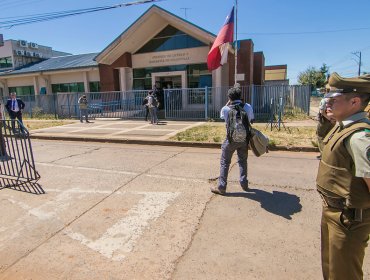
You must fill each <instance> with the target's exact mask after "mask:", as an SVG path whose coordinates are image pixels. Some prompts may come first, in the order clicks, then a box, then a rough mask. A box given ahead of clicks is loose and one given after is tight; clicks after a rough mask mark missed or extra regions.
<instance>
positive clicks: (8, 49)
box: [0, 41, 13, 57]
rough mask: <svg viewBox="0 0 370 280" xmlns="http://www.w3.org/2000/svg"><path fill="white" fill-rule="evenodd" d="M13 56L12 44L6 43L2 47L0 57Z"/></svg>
mask: <svg viewBox="0 0 370 280" xmlns="http://www.w3.org/2000/svg"><path fill="white" fill-rule="evenodd" d="M8 56H13V53H12V42H11V41H4V46H2V47H0V57H8Z"/></svg>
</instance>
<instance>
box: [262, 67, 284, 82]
mask: <svg viewBox="0 0 370 280" xmlns="http://www.w3.org/2000/svg"><path fill="white" fill-rule="evenodd" d="M286 77H287V71H286V69H274V70H265V81H271V80H285V79H286Z"/></svg>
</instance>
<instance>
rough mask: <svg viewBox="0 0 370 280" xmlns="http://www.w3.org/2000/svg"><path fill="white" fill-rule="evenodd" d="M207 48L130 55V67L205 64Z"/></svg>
mask: <svg viewBox="0 0 370 280" xmlns="http://www.w3.org/2000/svg"><path fill="white" fill-rule="evenodd" d="M208 52H209V47H197V48H190V49H182V50H172V51H163V52H152V53H140V54H134V55H132V67H133V68H142V67H156V66H164V65H180V64H193V63H205V62H206V61H207V55H208Z"/></svg>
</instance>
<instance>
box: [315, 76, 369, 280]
mask: <svg viewBox="0 0 370 280" xmlns="http://www.w3.org/2000/svg"><path fill="white" fill-rule="evenodd" d="M329 86H330V92H329V93H328V94H326V95H325V98H327V99H328V100H327V102H326V106H327V112H328V113H332V114H333V117H334V118H335V119H336V121H337V124H336V125H335V126H334V128H333V129H332V130H331V131H330V132H329V133H328V135H327V136H326V137H325V139H324V141H323V142H324V147H323V151H322V158H321V161H320V165H319V169H318V173H317V178H316V184H317V190H318V192H319V194H320V196H321V198H322V200H323V208H322V219H321V260H322V272H323V276H324V279H336V280H341V279H343V280H344V279H346V280H347V279H351V280H360V279H363V271H362V265H363V260H364V256H365V249H366V247H367V243H368V241H369V234H370V121H369V119H368V118H367V116H366V112H364V109H365V107H366V106H367V104H368V102H369V100H370V75H364V76H360V77H357V78H342V77H340V76H339V75H338V74H337V73H333V74H331V76H330V78H329Z"/></svg>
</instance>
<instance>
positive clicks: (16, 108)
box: [5, 92, 25, 131]
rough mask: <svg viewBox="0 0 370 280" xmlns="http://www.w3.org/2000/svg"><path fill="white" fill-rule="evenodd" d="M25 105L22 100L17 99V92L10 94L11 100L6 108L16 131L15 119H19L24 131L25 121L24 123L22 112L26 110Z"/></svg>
mask: <svg viewBox="0 0 370 280" xmlns="http://www.w3.org/2000/svg"><path fill="white" fill-rule="evenodd" d="M24 107H25V104H24V102H23V101H22V100H21V99H20V98H17V94H16V93H15V92H12V93H10V99H8V101H7V102H6V105H5V108H6V110H7V111H8V113H9V117H10V119H11V120H12V129H13V131H14V130H15V119H16V118H17V119H18V120H19V122H20V123H21V124H22V125H21V131H22V130H23V121H22V110H23V109H24Z"/></svg>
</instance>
